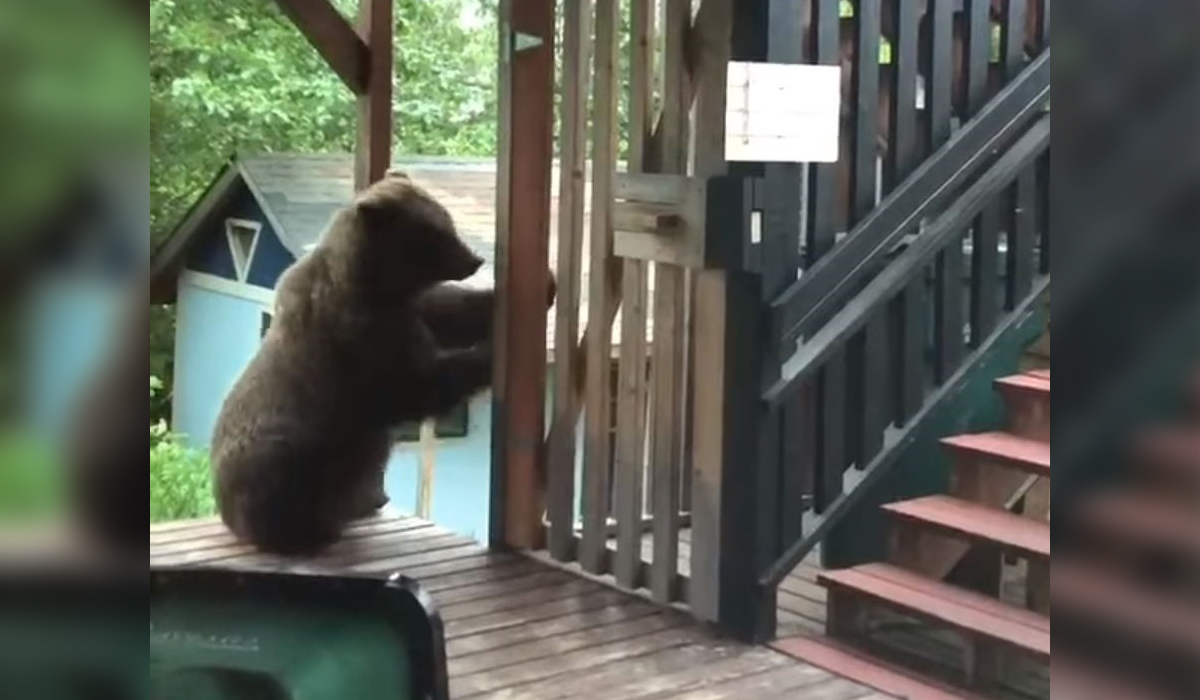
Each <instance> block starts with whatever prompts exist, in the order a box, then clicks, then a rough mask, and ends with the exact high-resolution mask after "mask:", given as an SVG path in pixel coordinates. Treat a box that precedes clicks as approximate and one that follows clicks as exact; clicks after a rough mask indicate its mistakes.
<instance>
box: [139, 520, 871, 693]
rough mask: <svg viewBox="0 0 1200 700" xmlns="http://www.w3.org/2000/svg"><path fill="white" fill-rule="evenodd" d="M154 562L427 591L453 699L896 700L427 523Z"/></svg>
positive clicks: (157, 544)
mask: <svg viewBox="0 0 1200 700" xmlns="http://www.w3.org/2000/svg"><path fill="white" fill-rule="evenodd" d="M150 562H151V564H153V565H157V566H206V567H209V566H211V567H221V568H234V569H245V570H273V571H292V572H303V573H322V572H323V573H338V574H351V575H390V574H391V573H393V572H400V573H403V574H405V575H407V576H409V577H411V578H414V579H417V580H418V581H420V583H421V585H422V587H423V588H424V589H425V590H426V591H427V592H429V594H430V595H431V596H432V597H433V598H434V600H435V601H436V602H437V604H438V609H439V611H440V612H441V615H442V618H443V621H444V623H445V629H446V638H447V654H448V656H449V667H450V678H451V687H450V691H451V695H452V697H454V698H455V699H456V700H457V699H459V698H479V699H483V698H489V699H499V698H519V699H522V700H548V699H550V698H580V700H586V699H588V698H594V699H596V700H599V699H601V698H603V699H604V700H632V699H634V698H637V699H641V700H649V699H651V698H679V699H682V698H687V699H689V700H699V699H701V698H703V699H705V700H720V699H723V698H725V699H730V700H732V699H734V698H755V699H758V698H762V699H764V700H765V699H767V698H806V699H812V700H886V698H887V696H885V695H882V694H879V693H877V692H875V691H873V690H871V689H869V688H866V687H863V686H860V685H857V684H855V683H852V682H850V681H847V680H845V679H843V678H840V677H838V676H835V675H833V674H831V673H828V672H826V671H823V670H821V669H819V668H817V667H815V666H810V665H806V664H804V663H801V662H798V661H796V660H794V659H792V658H790V657H788V656H785V655H784V654H780V653H777V652H775V651H772V650H770V649H768V648H765V647H751V646H746V645H742V644H738V643H736V642H732V641H730V640H727V639H722V638H720V637H718V636H716V635H715V634H714V633H713V632H712V631H711V630H709V629H707V628H706V627H704V626H702V625H698V624H696V623H695V622H694V621H693V620H692V619H691V618H689V617H687V616H686V615H685V614H683V613H681V612H678V611H676V610H674V609H670V608H661V607H657V606H654V605H652V604H650V603H648V602H646V601H644V600H642V599H640V598H638V597H636V596H632V595H628V594H625V593H622V592H619V591H616V590H614V589H612V588H609V587H607V586H605V585H603V584H600V583H596V582H593V581H589V580H584V579H581V578H579V577H577V576H574V575H572V574H570V573H568V572H565V571H562V570H558V569H555V568H552V567H550V566H547V565H545V564H543V563H540V562H538V561H535V560H533V559H531V558H528V557H526V556H523V555H520V554H510V553H497V552H489V551H488V550H487V549H486V548H484V547H482V546H480V545H478V544H476V543H475V542H472V541H471V540H468V539H466V538H464V537H460V536H458V535H454V534H452V533H449V532H447V531H445V530H443V529H441V528H439V527H437V526H435V525H432V524H431V523H428V522H425V521H423V520H419V519H416V518H407V517H399V516H384V517H380V518H376V519H373V520H369V521H363V522H361V523H358V524H356V525H355V526H354V527H352V528H351V529H350V531H349V533H348V536H347V538H346V539H345V540H344V541H343V542H341V543H340V544H339V545H337V546H336V547H334V548H333V549H332V550H330V551H329V552H328V553H327V554H325V555H323V556H321V557H319V558H317V559H312V560H305V561H303V562H297V561H296V560H288V559H285V558H281V557H275V556H270V555H263V554H259V553H256V552H254V551H253V550H252V549H251V548H249V547H247V546H245V545H241V544H238V543H237V542H235V541H234V539H233V537H232V536H231V535H230V534H229V533H228V532H227V531H226V530H225V528H224V527H223V526H222V525H221V524H220V523H219V522H217V521H214V520H203V521H190V522H178V523H168V524H164V525H159V526H155V527H152V528H151V531H150Z"/></svg>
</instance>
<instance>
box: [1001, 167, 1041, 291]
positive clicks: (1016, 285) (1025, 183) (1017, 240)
mask: <svg viewBox="0 0 1200 700" xmlns="http://www.w3.org/2000/svg"><path fill="white" fill-rule="evenodd" d="M1008 194H1009V200H1008V203H1007V206H1006V207H1005V210H1006V211H1007V212H1008V213H1009V220H1008V260H1007V266H1008V271H1007V278H1008V280H1007V281H1008V285H1007V298H1006V300H1005V302H1006V308H1008V309H1010V310H1011V309H1014V308H1016V307H1017V305H1018V304H1019V303H1020V302H1021V300H1022V299H1024V298H1025V295H1026V294H1028V293H1029V290H1030V289H1032V287H1033V273H1034V259H1033V246H1034V235H1035V230H1034V220H1033V216H1034V211H1033V209H1034V200H1035V197H1036V196H1037V181H1036V179H1035V175H1034V172H1033V170H1032V169H1030V170H1027V171H1026V172H1023V173H1021V174H1020V175H1019V176H1017V181H1016V183H1015V184H1014V185H1013V187H1012V188H1011V189H1009V191H1008Z"/></svg>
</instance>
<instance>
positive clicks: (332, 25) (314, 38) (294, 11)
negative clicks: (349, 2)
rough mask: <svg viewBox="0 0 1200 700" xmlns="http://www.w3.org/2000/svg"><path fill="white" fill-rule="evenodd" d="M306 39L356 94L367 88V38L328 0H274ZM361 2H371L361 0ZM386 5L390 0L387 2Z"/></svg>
mask: <svg viewBox="0 0 1200 700" xmlns="http://www.w3.org/2000/svg"><path fill="white" fill-rule="evenodd" d="M275 1H276V3H278V4H279V8H280V9H281V10H283V13H284V14H285V15H287V16H288V19H290V20H291V21H292V24H294V25H296V28H297V29H299V30H300V33H301V34H303V35H304V38H306V39H308V43H310V44H312V46H313V48H315V49H316V50H317V53H319V54H321V57H322V58H324V59H325V63H327V64H329V67H330V68H332V69H333V72H334V73H337V76H338V78H340V79H341V81H342V82H343V83H345V84H346V87H348V88H350V89H351V90H353V91H354V94H356V95H362V94H364V93H366V92H367V89H368V82H369V81H368V75H369V72H370V71H369V67H368V66H369V63H370V58H369V56H368V54H369V51H368V49H367V45H368V42H367V41H365V40H364V39H363V38H361V37H360V36H359V35H358V34H357V33H356V32H355V31H354V27H353V26H351V24H350V22H349V21H347V20H346V18H345V17H343V16H342V13H340V12H338V11H337V8H335V7H334V6H333V5H332V4H331V3H330V2H329V0H275ZM361 2H362V6H363V7H366V6H367V5H369V4H371V3H370V0H361ZM389 5H390V3H389Z"/></svg>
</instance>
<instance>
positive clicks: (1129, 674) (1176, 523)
mask: <svg viewBox="0 0 1200 700" xmlns="http://www.w3.org/2000/svg"><path fill="white" fill-rule="evenodd" d="M996 386H997V390H998V391H999V392H1000V393H1001V395H1002V396H1004V398H1005V402H1006V405H1007V408H1008V412H1009V421H1008V428H1007V429H1006V430H1005V431H1001V432H992V433H982V434H973V435H958V436H953V437H949V438H946V439H944V440H943V441H942V443H943V445H944V447H945V448H946V449H947V450H948V451H949V453H950V455H951V456H952V458H953V459H952V461H953V464H954V468H955V475H954V478H953V479H952V485H951V489H950V494H949V495H934V496H926V497H922V498H916V499H912V500H908V501H902V502H897V503H891V504H888V505H885V506H884V510H885V511H886V513H887V514H888V516H889V518H890V520H891V525H892V531H891V534H892V538H891V545H890V550H889V561H888V562H886V563H870V564H864V565H860V566H856V567H853V568H850V569H844V570H838V571H827V572H824V573H823V574H822V575H821V576H820V579H819V580H820V582H821V583H822V584H823V585H824V586H825V587H826V588H827V589H828V593H829V597H828V600H829V603H828V623H827V625H828V637H827V638H825V639H822V640H812V639H809V640H787V639H785V640H780V641H779V642H777V643H776V646H777V647H778V648H780V649H782V650H784V651H791V652H792V653H795V654H796V655H798V656H802V657H806V658H810V659H811V658H813V657H814V655H815V656H820V657H822V658H823V659H824V662H825V665H826V666H827V667H829V668H831V669H833V670H837V671H839V672H841V673H844V674H846V675H849V676H850V677H852V678H853V677H857V678H858V679H860V680H862V681H863V682H866V683H871V682H872V681H871V678H873V677H878V678H884V679H890V678H894V677H896V676H897V674H901V675H904V676H907V677H909V678H910V679H919V681H920V682H919V683H918V684H917V685H916V686H915V687H916V688H917V690H913V691H910V690H905V692H904V695H903V696H904V697H909V698H913V699H914V700H919V699H920V698H966V697H970V698H977V697H1002V698H1011V697H1026V695H1023V694H1022V692H1021V691H1020V690H1016V689H1014V685H1013V680H1014V678H1015V677H1017V676H1019V675H1021V674H1026V673H1028V672H1029V670H1030V669H1031V668H1034V669H1036V668H1042V669H1044V670H1045V671H1047V672H1048V670H1049V668H1050V663H1051V660H1050V657H1051V644H1050V610H1051V604H1052V603H1053V608H1054V610H1055V615H1056V616H1057V617H1058V618H1059V621H1060V637H1059V640H1058V641H1059V644H1058V646H1057V651H1058V652H1059V653H1058V654H1056V657H1055V660H1054V669H1055V673H1056V675H1055V679H1054V691H1055V693H1054V697H1055V698H1060V697H1061V698H1063V699H1064V700H1195V698H1200V382H1198V383H1197V385H1196V387H1197V391H1196V407H1195V412H1194V414H1193V415H1192V416H1191V417H1190V419H1189V420H1188V421H1186V422H1184V423H1183V424H1181V425H1178V426H1172V427H1168V428H1164V429H1160V430H1154V431H1152V432H1150V433H1148V434H1146V435H1144V436H1142V437H1141V438H1140V439H1139V440H1138V441H1137V446H1136V450H1135V454H1136V459H1135V461H1134V464H1135V465H1136V469H1135V470H1134V472H1133V478H1132V479H1130V480H1128V482H1127V483H1125V484H1124V485H1122V486H1121V487H1119V488H1115V489H1112V490H1107V491H1103V492H1099V493H1095V494H1093V495H1090V496H1087V497H1086V498H1085V499H1084V500H1083V501H1082V502H1081V503H1080V504H1079V507H1078V508H1077V509H1075V510H1074V511H1073V512H1072V513H1071V514H1070V515H1071V518H1072V521H1073V523H1074V524H1077V525H1078V529H1079V532H1080V533H1081V534H1080V536H1079V538H1078V539H1080V540H1081V546H1079V547H1072V548H1071V550H1070V552H1071V553H1070V555H1060V556H1059V558H1058V560H1057V561H1056V562H1055V565H1054V567H1055V568H1054V576H1053V579H1051V577H1050V556H1051V547H1050V541H1051V537H1050V516H1049V496H1048V492H1049V488H1048V484H1049V480H1050V474H1051V468H1050V442H1049V440H1050V413H1049V410H1050V373H1049V371H1048V370H1037V371H1030V372H1027V373H1023V374H1020V375H1016V376H1013V377H1006V378H1003V379H1000V380H998V381H997V382H996ZM1034 477H1036V479H1037V480H1038V481H1039V482H1044V483H1045V487H1046V488H1045V489H1044V492H1043V495H1041V496H1037V494H1038V493H1039V489H1038V488H1036V487H1035V488H1032V489H1030V488H1028V486H1029V484H1028V483H1026V484H1025V488H1023V489H1021V491H1020V493H1022V494H1024V498H1023V499H1014V498H1012V493H1013V492H1012V491H1011V490H1008V491H1007V493H1008V494H1009V497H1008V500H1007V501H1005V500H1004V499H999V500H997V498H996V496H997V494H998V493H1005V492H1006V491H1005V489H1011V486H1012V484H1013V483H1015V482H1019V481H1021V480H1022V479H1024V480H1026V482H1028V481H1029V480H1030V479H1032V478H1034ZM1014 501H1020V502H1022V503H1023V506H1024V508H1023V509H1021V508H1012V507H1010V506H1015V505H1016V503H1014ZM1018 510H1020V511H1021V512H1016V511H1018ZM1006 560H1007V561H1008V562H1009V563H1011V562H1013V561H1018V562H1023V563H1024V583H1025V595H1024V596H1019V597H1017V596H1014V595H1013V591H1012V590H1011V589H1009V587H1005V590H1001V588H1002V587H1001V585H1000V581H1001V575H1000V571H1001V567H1002V565H1003V562H1005V561H1006ZM964 564H969V566H964ZM1018 568H1019V567H1018ZM897 614H899V616H901V617H903V618H904V619H909V620H916V621H918V623H919V624H920V626H921V628H922V629H926V630H928V631H929V632H930V633H940V634H943V635H945V634H947V633H949V634H951V635H952V636H954V637H957V639H958V640H959V641H960V642H961V649H962V652H963V653H962V655H961V664H960V667H959V668H957V669H954V670H955V671H956V672H954V673H946V667H945V660H944V659H940V660H937V661H939V662H940V663H934V664H925V663H923V662H922V663H919V664H913V663H904V662H897V659H896V658H893V655H891V654H889V653H887V651H888V650H887V649H885V648H882V647H881V646H880V645H879V644H878V643H877V640H875V639H873V637H874V636H877V635H876V633H877V632H878V630H879V626H880V625H881V624H883V623H882V622H881V621H884V622H886V621H887V620H894V618H895V616H896V615H897ZM889 616H891V617H889ZM1097 642H1098V643H1097ZM814 645H815V646H817V647H819V648H820V651H819V652H814V651H813V649H814V648H815V646H814ZM898 664H899V665H898ZM872 667H874V668H872ZM918 667H919V669H918ZM876 687H878V688H880V689H881V690H889V688H890V689H891V690H892V691H893V692H895V691H896V690H897V688H899V687H901V686H898V685H896V684H895V683H894V682H892V683H891V684H890V685H889V684H887V683H878V684H876ZM904 687H905V688H908V686H904ZM921 689H924V690H921ZM1021 690H1023V691H1025V692H1028V688H1027V687H1025V688H1022V689H1021ZM1048 692H1049V689H1048V688H1046V689H1045V690H1044V691H1039V692H1038V695H1039V696H1041V697H1049V694H1048Z"/></svg>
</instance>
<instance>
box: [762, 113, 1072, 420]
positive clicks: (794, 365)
mask: <svg viewBox="0 0 1200 700" xmlns="http://www.w3.org/2000/svg"><path fill="white" fill-rule="evenodd" d="M1049 146H1050V117H1049V115H1043V116H1042V117H1041V119H1039V120H1038V121H1037V122H1035V123H1034V124H1033V126H1032V127H1030V128H1029V130H1028V131H1026V132H1025V134H1024V135H1022V136H1021V138H1020V139H1019V140H1018V141H1017V142H1016V143H1015V144H1013V146H1012V147H1011V148H1010V149H1009V150H1008V151H1006V152H1005V153H1004V154H1003V155H1001V156H1000V157H999V158H998V159H997V160H996V161H995V163H993V164H992V165H991V167H989V168H988V169H987V171H985V172H984V173H983V174H982V175H981V176H980V177H979V179H978V180H976V181H975V182H974V184H972V185H971V186H970V187H968V188H967V190H966V191H965V192H963V193H962V195H961V196H960V197H958V198H957V199H956V200H955V201H954V203H953V204H952V205H951V206H950V207H949V208H948V209H947V210H946V211H945V213H943V214H942V215H941V216H939V217H938V218H937V219H936V220H935V221H934V223H933V224H932V225H931V226H930V227H929V229H928V230H926V231H925V232H923V233H922V234H921V235H920V236H918V237H917V238H916V240H915V241H914V242H913V244H912V245H911V246H910V247H909V248H908V250H906V251H905V252H904V253H902V254H901V255H900V256H899V257H898V258H896V260H895V261H894V262H893V263H892V264H891V265H889V266H888V267H887V268H886V269H885V270H884V271H883V272H882V273H881V274H879V275H878V276H877V277H875V279H873V280H872V281H871V282H870V283H869V284H868V285H867V286H866V288H865V289H863V291H862V292H861V293H859V294H858V295H857V296H856V297H855V298H854V299H853V300H851V301H850V302H849V303H848V304H847V305H846V306H845V308H843V309H842V311H841V312H839V313H838V315H837V316H836V317H835V318H834V319H833V320H832V321H830V322H829V323H828V324H826V325H825V326H823V327H822V328H821V330H820V331H818V332H817V333H816V335H814V336H813V338H812V340H811V341H809V342H807V343H805V344H803V345H802V346H801V347H800V348H799V349H798V350H797V351H796V352H795V353H793V355H792V356H791V357H790V358H789V359H788V360H787V361H785V362H784V365H783V369H782V372H781V377H780V378H779V380H778V381H777V382H775V383H774V384H773V385H772V386H771V387H770V388H768V389H767V390H766V392H764V394H763V400H764V401H766V402H767V403H768V404H771V405H777V404H779V403H780V402H781V401H782V400H783V399H784V398H786V397H787V395H788V394H789V393H790V392H791V391H792V390H793V389H794V388H795V387H796V386H798V385H799V384H800V383H801V382H803V381H804V380H805V379H807V378H808V377H809V376H810V374H811V373H812V371H814V370H815V369H817V368H819V367H820V363H821V362H822V361H823V360H825V359H826V358H828V357H829V356H830V355H831V354H832V353H833V352H834V351H836V350H837V349H838V348H840V347H841V346H842V345H844V344H845V343H846V342H847V341H848V340H849V339H850V337H851V336H852V335H853V334H854V333H855V332H857V331H858V330H859V329H861V328H862V327H863V326H864V325H866V323H867V320H868V319H869V317H870V315H871V312H872V311H874V310H876V309H878V308H879V307H880V306H881V305H883V304H885V303H886V302H887V301H888V300H889V299H891V298H892V297H893V296H894V295H895V293H896V292H898V291H899V290H900V289H902V288H903V287H904V286H905V285H906V284H908V283H909V282H910V281H911V280H912V279H913V278H914V276H915V275H916V274H917V273H918V272H920V271H921V270H923V269H924V267H925V266H926V265H928V264H930V263H931V262H932V261H933V258H934V257H935V256H936V255H937V254H938V253H939V252H940V251H941V250H943V249H944V248H945V247H946V246H947V245H949V244H950V243H952V242H953V241H955V240H957V238H956V236H957V235H958V234H959V233H960V232H961V231H962V228H963V226H964V225H966V224H967V223H968V222H969V221H970V220H971V219H972V217H974V216H975V215H976V214H978V213H979V212H980V211H981V210H982V209H983V207H984V206H985V205H986V204H987V203H988V202H989V201H990V200H991V199H992V198H993V197H995V196H996V195H997V194H999V193H1000V191H1001V190H1002V189H1004V188H1005V187H1007V186H1008V185H1010V184H1011V183H1012V182H1013V181H1014V180H1015V179H1016V177H1017V175H1018V174H1019V173H1020V172H1021V171H1022V170H1024V169H1025V168H1026V167H1027V166H1029V164H1030V163H1032V162H1033V161H1034V159H1036V158H1037V157H1038V156H1039V155H1040V154H1041V153H1043V152H1044V151H1045V150H1046V149H1047V148H1049Z"/></svg>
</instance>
